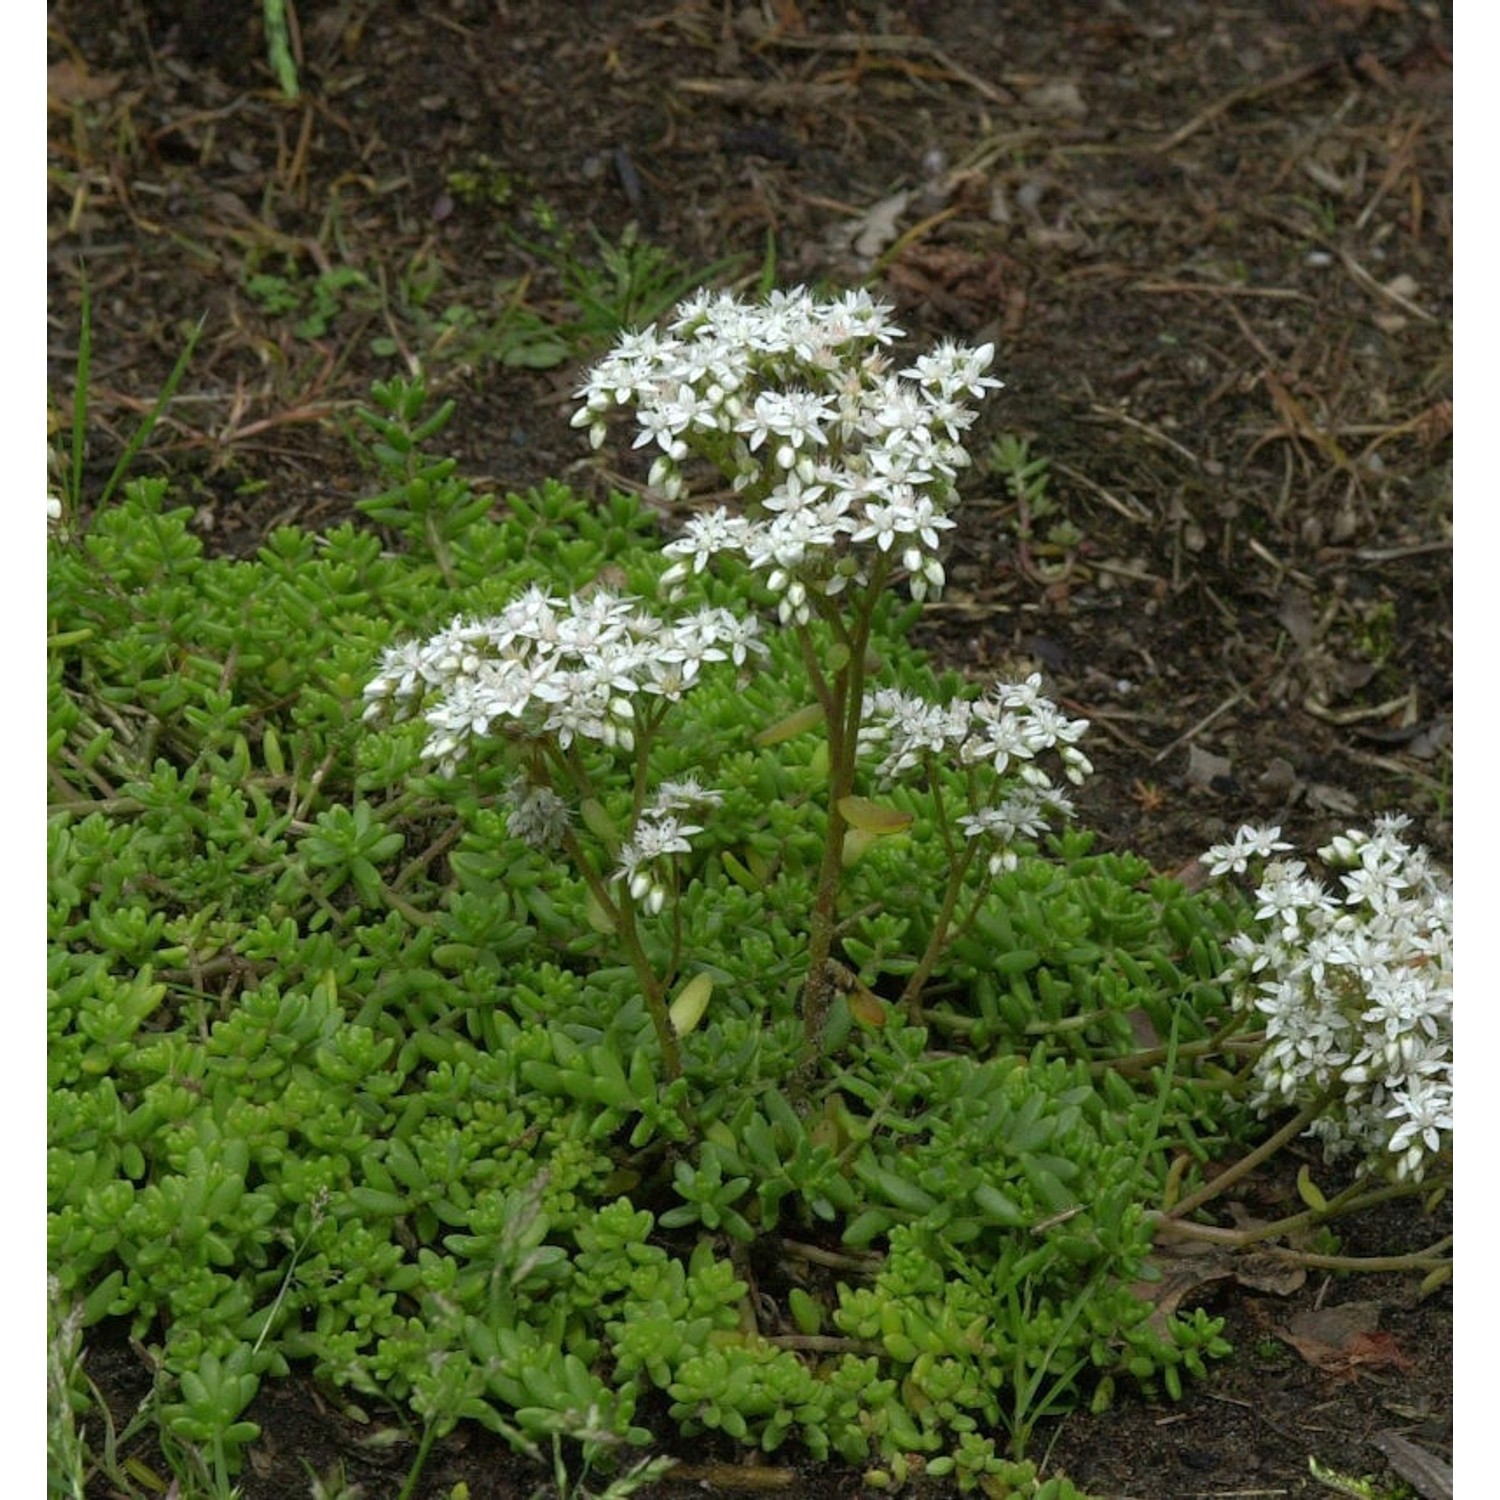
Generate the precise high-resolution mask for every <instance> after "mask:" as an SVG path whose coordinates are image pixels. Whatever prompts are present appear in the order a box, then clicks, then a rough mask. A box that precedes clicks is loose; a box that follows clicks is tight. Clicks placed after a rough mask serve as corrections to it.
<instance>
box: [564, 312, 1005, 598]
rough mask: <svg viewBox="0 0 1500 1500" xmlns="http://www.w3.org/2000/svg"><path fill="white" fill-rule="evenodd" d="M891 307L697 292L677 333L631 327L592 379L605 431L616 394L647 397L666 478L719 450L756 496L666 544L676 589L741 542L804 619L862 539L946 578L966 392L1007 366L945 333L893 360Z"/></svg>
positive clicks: (628, 402) (936, 586)
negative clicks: (996, 366)
mask: <svg viewBox="0 0 1500 1500" xmlns="http://www.w3.org/2000/svg"><path fill="white" fill-rule="evenodd" d="M890 311H891V309H890V308H888V307H886V306H885V305H883V304H881V303H878V302H875V301H873V300H872V299H871V297H870V295H869V294H868V293H867V292H863V291H851V292H846V293H844V294H843V295H842V296H840V297H836V298H834V299H832V300H830V301H822V300H819V299H818V298H817V297H815V296H814V295H813V294H812V293H811V292H809V291H806V290H805V289H803V288H801V287H798V288H795V289H794V290H792V291H789V292H773V293H772V294H771V296H770V297H769V298H768V299H767V300H766V301H765V302H764V303H759V304H751V303H746V302H744V301H742V300H741V299H739V298H737V297H735V296H733V295H731V294H729V293H710V292H706V291H704V292H699V293H697V294H696V295H695V296H693V297H692V298H690V299H689V300H688V301H686V302H684V303H682V304H680V305H679V307H678V308H677V311H676V316H675V317H674V318H673V320H672V322H671V323H670V324H669V325H668V327H667V330H666V331H665V332H664V333H659V332H658V331H657V330H656V329H654V328H648V329H646V330H645V331H644V332H641V333H631V334H627V335H626V336H624V337H623V338H622V339H621V340H620V342H619V343H618V344H617V345H616V347H615V348H614V350H613V351H612V352H611V353H610V354H608V355H606V356H605V358H604V359H603V360H602V361H601V362H600V363H599V364H598V365H596V366H595V368H594V370H593V371H592V373H591V374H590V376H589V378H588V381H587V382H586V384H585V385H584V386H583V388H582V389H581V390H580V391H579V392H578V395H579V396H580V397H581V398H582V400H583V405H582V407H581V408H580V409H579V411H578V412H577V413H576V414H575V416H574V418H573V425H574V426H576V427H587V428H588V429H589V435H590V439H591V440H592V442H593V444H594V446H595V447H598V446H599V445H600V444H601V443H602V442H603V441H604V436H605V432H606V420H605V419H606V417H607V415H608V413H609V412H610V410H611V409H612V408H614V407H634V408H635V413H636V421H637V423H638V425H639V428H640V431H639V434H638V436H637V437H636V440H635V446H636V447H638V448H640V447H644V446H646V445H648V444H654V445H655V447H656V449H657V450H658V451H657V454H656V457H655V461H654V463H653V464H652V468H651V483H652V485H653V486H654V487H656V488H658V489H659V490H661V491H662V492H663V493H664V494H665V495H667V497H668V498H672V499H675V498H676V497H677V496H679V495H680V494H682V492H683V490H684V488H685V484H686V481H685V479H684V477H683V470H682V465H683V463H684V461H685V460H687V459H688V457H689V456H690V455H696V456H698V457H700V458H706V459H708V460H710V461H711V462H713V463H714V464H716V465H717V466H718V467H719V469H720V470H721V472H723V473H725V474H727V475H728V476H729V478H730V480H731V482H732V484H733V486H734V488H735V490H736V491H738V492H739V493H740V495H741V497H742V500H743V503H744V510H743V511H742V512H741V513H735V512H731V511H729V510H727V509H725V508H723V507H718V508H716V509H713V510H710V511H706V512H703V513H700V514H699V515H696V516H694V517H693V518H692V519H691V520H690V521H689V522H688V523H687V526H686V527H685V529H684V531H683V533H682V535H681V536H680V537H678V538H677V539H676V540H675V541H673V542H671V543H670V544H668V546H667V548H666V549H665V550H666V552H667V554H668V556H670V557H673V558H675V559H676V561H675V563H674V564H673V566H672V567H671V568H670V569H669V570H668V571H667V573H666V575H665V576H664V579H663V582H664V584H665V585H666V586H667V587H668V588H670V587H672V586H673V585H674V584H677V583H680V582H681V581H682V580H684V579H686V578H687V577H688V576H689V575H690V574H692V573H698V572H702V571H703V569H704V567H705V566H706V565H707V563H708V560H709V558H711V557H712V556H714V555H715V554H716V553H719V552H736V553H739V554H740V555H741V556H743V557H744V558H745V559H746V560H747V561H748V563H749V565H750V566H751V567H752V568H754V569H756V570H757V571H760V572H762V573H764V575H765V577H766V581H767V584H768V585H769V587H770V588H771V590H772V591H773V593H775V594H776V595H777V596H778V613H779V614H780V616H781V619H782V622H783V623H784V624H785V623H790V622H793V621H795V622H797V623H801V624H805V623H806V622H807V621H808V620H809V619H810V618H811V616H812V605H811V604H810V603H809V594H810V592H815V593H819V594H824V595H832V594H837V593H839V592H840V591H841V590H843V589H844V588H846V587H847V586H848V585H849V584H850V583H851V582H854V583H863V582H865V581H867V579H868V571H867V562H866V561H864V560H862V559H861V558H860V557H859V555H858V553H857V551H856V550H855V548H856V547H857V546H858V545H859V544H869V543H873V544H874V547H875V548H876V550H877V551H878V552H880V553H883V554H888V555H889V556H891V557H893V558H895V559H897V560H899V562H900V565H901V567H902V568H904V569H905V570H906V573H907V575H908V586H909V588H910V590H911V594H912V597H913V598H914V599H923V598H926V597H927V596H929V595H933V596H936V595H937V594H938V593H939V592H940V591H941V590H942V587H943V583H944V573H943V565H942V563H941V561H940V560H939V558H938V551H939V546H940V542H941V534H942V532H944V531H946V530H948V529H949V528H951V527H952V525H953V522H952V520H951V519H950V518H949V516H948V511H949V510H950V509H951V507H952V506H953V504H954V503H955V501H956V498H957V490H956V488H955V477H956V475H957V473H958V471H959V470H960V469H961V468H964V467H966V466H967V465H968V464H969V462H970V459H969V455H968V453H967V451H966V450H965V448H964V446H963V443H962V441H961V438H962V434H963V433H964V431H965V430H966V429H967V428H968V427H969V426H970V425H971V424H972V423H973V421H974V417H975V413H974V411H973V409H972V408H971V407H970V405H969V404H968V403H969V401H970V400H976V399H978V398H980V397H982V396H983V395H984V393H985V392H986V391H987V390H992V389H995V388H997V387H998V386H999V385H1000V384H1001V382H1000V381H999V380H996V379H994V378H993V377H991V376H989V375H986V374H985V373H984V372H985V371H986V370H987V369H988V368H989V365H990V362H991V360H992V359H993V357H994V345H992V344H985V345H982V346H981V347H979V348H965V347H962V346H960V345H957V344H954V343H951V342H949V343H944V344H942V345H940V346H939V347H938V348H937V349H935V350H933V351H932V352H931V353H929V354H926V355H923V356H922V357H921V358H920V359H918V360H917V361H916V362H915V363H914V364H912V365H910V366H909V367H907V368H905V369H902V370H899V371H895V370H893V369H892V368H891V363H892V362H891V360H890V358H889V357H888V356H887V355H886V353H885V352H884V349H885V346H886V345H888V344H890V343H891V342H892V341H893V340H894V339H896V338H897V337H899V336H900V334H901V329H899V328H898V327H896V326H895V324H893V323H892V322H890V320H889V313H890Z"/></svg>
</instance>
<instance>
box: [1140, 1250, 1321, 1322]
mask: <svg viewBox="0 0 1500 1500" xmlns="http://www.w3.org/2000/svg"><path fill="white" fill-rule="evenodd" d="M1147 1265H1151V1266H1155V1267H1156V1268H1157V1270H1159V1271H1160V1272H1161V1277H1160V1279H1159V1280H1157V1281H1138V1282H1136V1283H1135V1285H1134V1286H1132V1287H1131V1289H1130V1290H1131V1292H1132V1293H1133V1294H1134V1295H1135V1296H1136V1297H1137V1298H1139V1299H1140V1301H1142V1302H1149V1303H1151V1304H1153V1305H1152V1310H1151V1316H1150V1317H1149V1318H1148V1319H1147V1320H1146V1321H1147V1322H1148V1323H1150V1324H1151V1326H1152V1327H1153V1328H1154V1329H1155V1330H1156V1331H1157V1332H1158V1333H1160V1334H1161V1335H1162V1336H1163V1337H1166V1336H1167V1324H1168V1321H1169V1320H1170V1319H1171V1317H1172V1315H1173V1314H1174V1313H1175V1312H1176V1311H1177V1309H1178V1308H1179V1307H1180V1306H1181V1305H1182V1303H1183V1301H1184V1300H1185V1299H1186V1298H1187V1297H1189V1296H1190V1295H1193V1294H1194V1293H1197V1292H1198V1291H1199V1290H1200V1289H1202V1288H1203V1287H1208V1286H1214V1285H1216V1284H1217V1283H1219V1282H1222V1281H1232V1282H1233V1283H1234V1284H1235V1285H1236V1286H1243V1287H1247V1288H1249V1289H1250V1290H1251V1291H1255V1292H1268V1293H1270V1294H1272V1295H1273V1296H1277V1297H1290V1296H1291V1295H1292V1293H1293V1292H1296V1291H1300V1290H1301V1289H1302V1287H1303V1285H1304V1284H1305V1283H1306V1281H1307V1271H1306V1270H1305V1269H1304V1268H1303V1267H1302V1266H1299V1265H1294V1264H1292V1263H1291V1262H1289V1261H1285V1260H1283V1259H1282V1258H1281V1257H1280V1256H1278V1255H1269V1254H1267V1253H1266V1252H1265V1251H1263V1250H1228V1249H1225V1248H1223V1247H1222V1246H1219V1245H1208V1244H1205V1243H1204V1242H1203V1241H1202V1240H1176V1241H1171V1242H1168V1243H1165V1244H1158V1245H1157V1246H1156V1248H1155V1250H1153V1251H1152V1253H1151V1257H1150V1259H1149V1260H1148V1261H1147Z"/></svg>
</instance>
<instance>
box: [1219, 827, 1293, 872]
mask: <svg viewBox="0 0 1500 1500" xmlns="http://www.w3.org/2000/svg"><path fill="white" fill-rule="evenodd" d="M1291 847H1292V846H1291V845H1290V844H1285V843H1282V842H1281V830H1280V829H1279V828H1256V827H1254V826H1253V825H1252V824H1249V823H1246V824H1244V825H1243V826H1242V827H1241V828H1240V831H1239V832H1238V833H1237V834H1235V836H1234V837H1233V838H1232V839H1231V840H1230V841H1229V842H1228V843H1227V844H1214V845H1213V846H1212V847H1211V848H1209V849H1208V850H1206V851H1205V852H1204V853H1203V854H1202V855H1201V856H1200V858H1201V860H1202V862H1203V863H1204V864H1205V865H1207V866H1208V873H1209V874H1210V875H1243V874H1244V873H1245V871H1246V869H1248V868H1249V865H1250V861H1251V860H1252V859H1270V858H1271V856H1272V855H1273V854H1281V853H1284V852H1285V851H1287V850H1289V849H1290V848H1291Z"/></svg>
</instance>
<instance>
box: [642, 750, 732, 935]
mask: <svg viewBox="0 0 1500 1500" xmlns="http://www.w3.org/2000/svg"><path fill="white" fill-rule="evenodd" d="M723 800H724V794H723V793H722V792H716V791H711V790H710V789H708V788H707V787H703V786H700V785H699V784H698V782H697V781H696V780H695V779H693V778H692V777H688V778H687V779H685V780H683V781H664V782H662V784H661V785H660V786H659V787H658V788H657V789H656V796H655V797H653V798H652V800H651V801H650V802H649V803H648V804H647V805H646V806H645V807H644V808H643V809H642V811H641V815H640V817H639V818H638V819H637V820H636V825H635V830H634V832H633V833H632V834H631V836H630V838H629V839H628V840H627V841H626V842H625V843H624V844H622V845H621V846H620V868H619V869H618V870H616V871H615V878H616V879H617V880H624V881H625V882H626V883H627V885H628V887H629V890H630V896H631V899H632V900H633V901H640V902H642V903H643V904H644V906H645V909H646V910H647V911H648V912H650V913H651V915H652V916H655V915H656V913H657V912H659V911H660V910H661V909H662V907H663V906H665V905H666V901H667V886H666V882H667V879H668V878H669V872H670V869H671V857H672V856H673V855H677V854H686V853H688V852H689V850H690V848H691V845H690V844H689V843H688V840H689V838H691V837H692V835H693V834H695V833H702V832H703V829H702V826H701V825H699V824H696V823H688V822H685V821H684V820H683V819H682V817H681V816H679V815H680V814H682V813H685V812H689V811H691V810H692V809H693V808H695V807H716V806H718V804H719V803H721V802H722V801H723Z"/></svg>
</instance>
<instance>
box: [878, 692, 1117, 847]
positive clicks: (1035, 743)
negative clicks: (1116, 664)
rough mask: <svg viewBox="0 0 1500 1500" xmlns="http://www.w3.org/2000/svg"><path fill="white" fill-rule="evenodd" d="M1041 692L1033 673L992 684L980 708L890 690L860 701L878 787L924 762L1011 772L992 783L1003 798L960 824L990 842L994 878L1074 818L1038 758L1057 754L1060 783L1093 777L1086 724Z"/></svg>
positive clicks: (1000, 773) (962, 701)
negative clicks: (1019, 850) (1050, 825)
mask: <svg viewBox="0 0 1500 1500" xmlns="http://www.w3.org/2000/svg"><path fill="white" fill-rule="evenodd" d="M1041 687H1042V679H1041V675H1040V674H1039V673H1032V675H1031V676H1030V677H1028V678H1027V679H1026V680H1025V681H1024V682H1002V683H998V684H997V685H996V686H995V687H994V688H992V689H991V690H990V692H989V694H988V695H987V696H986V697H984V698H981V699H978V700H970V699H956V700H955V701H953V702H951V703H947V704H938V703H929V702H928V701H927V700H926V699H924V698H918V697H915V696H914V695H912V694H909V693H903V692H900V691H899V690H897V689H895V688H879V689H877V690H875V691H874V692H871V693H867V694H866V695H865V702H864V713H863V716H862V722H861V725H860V731H859V742H860V748H861V749H869V748H871V747H875V748H878V749H881V750H883V751H884V752H885V758H884V759H883V760H882V761H881V762H880V765H879V766H878V767H877V768H876V775H877V776H878V777H879V779H880V780H881V781H882V782H883V783H886V784H889V783H891V782H893V781H897V780H899V779H900V778H901V776H902V775H904V774H905V773H906V772H907V771H910V770H913V769H915V768H917V767H919V766H921V765H922V764H923V762H924V761H925V760H926V758H927V757H928V756H944V757H946V758H948V759H950V760H956V761H957V762H958V764H959V765H963V766H979V765H988V766H989V767H990V768H991V770H993V771H994V773H995V775H996V776H997V777H1005V776H1006V775H1007V773H1011V772H1014V776H1013V777H1012V778H1011V779H1010V780H1009V781H1004V782H999V783H997V787H998V789H999V790H1000V791H1001V792H1002V793H1003V795H1001V796H1000V797H999V799H998V800H997V801H995V802H993V803H991V804H989V805H987V806H984V807H980V808H978V809H976V810H975V811H973V812H971V813H969V814H966V815H965V816H963V817H961V818H959V819H958V824H959V827H960V828H962V829H963V832H964V837H965V838H982V839H985V840H987V841H988V843H989V846H990V849H991V853H990V859H989V866H990V872H991V873H992V874H997V873H999V871H1000V870H1002V869H1010V868H1013V867H1014V866H1015V863H1016V855H1015V853H1014V851H1013V850H1012V847H1011V846H1012V845H1013V844H1014V843H1015V842H1016V840H1017V839H1022V838H1038V837H1040V836H1041V834H1043V833H1045V832H1046V829H1047V820H1048V814H1049V813H1057V814H1059V815H1061V816H1062V817H1065V818H1066V817H1069V816H1071V814H1072V811H1073V804H1072V800H1071V798H1070V797H1069V796H1068V794H1067V793H1066V792H1065V791H1063V790H1062V789H1061V788H1060V787H1058V786H1056V785H1054V783H1053V781H1052V779H1051V778H1050V777H1049V776H1048V775H1047V773H1046V772H1045V771H1044V770H1043V769H1042V768H1041V766H1039V765H1038V764H1037V757H1038V756H1040V755H1042V754H1043V753H1044V752H1046V751H1049V750H1055V751H1056V752H1057V755H1058V759H1059V760H1060V761H1061V763H1062V768H1063V775H1064V776H1065V777H1066V778H1067V779H1068V780H1069V781H1070V782H1072V783H1073V784H1074V785H1075V786H1081V785H1082V784H1083V781H1084V779H1085V778H1086V777H1087V776H1088V775H1089V774H1090V772H1092V770H1093V769H1094V768H1093V766H1092V765H1091V764H1090V762H1089V758H1088V757H1087V756H1086V755H1085V754H1084V753H1083V751H1082V750H1080V749H1079V748H1078V743H1077V742H1078V741H1079V740H1080V739H1081V738H1082V737H1083V734H1084V731H1085V730H1087V729H1088V727H1089V722H1088V720H1087V719H1070V718H1068V717H1067V716H1066V715H1065V714H1063V713H1062V712H1061V711H1060V710H1059V709H1058V708H1057V706H1056V704H1054V703H1053V702H1052V701H1051V699H1049V698H1047V697H1044V696H1043V694H1042V691H1041Z"/></svg>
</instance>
